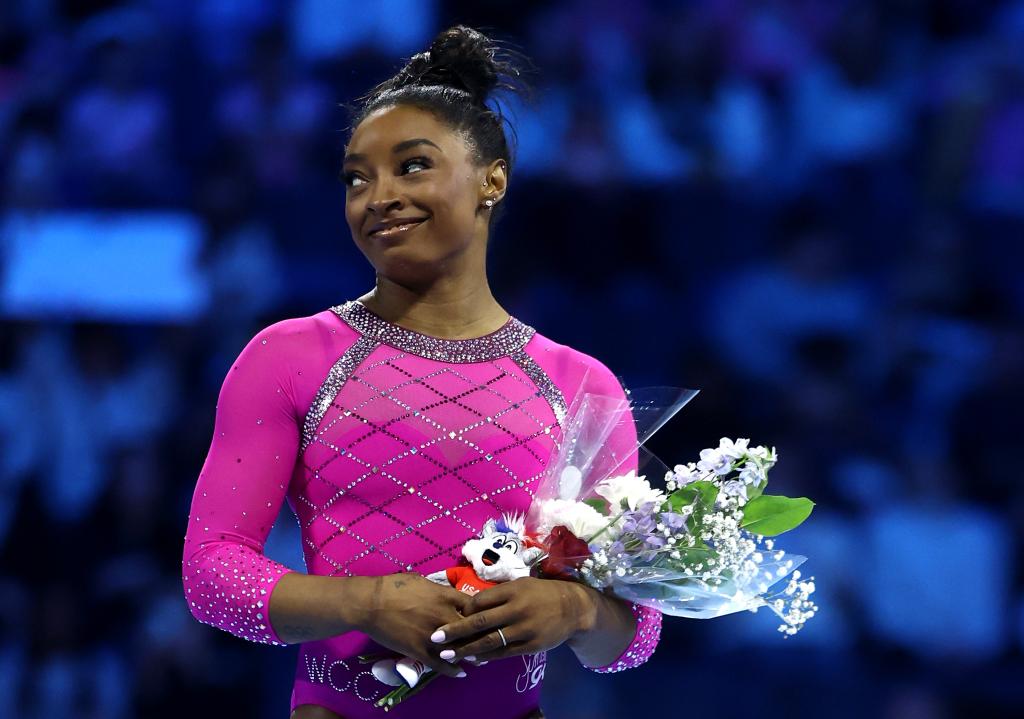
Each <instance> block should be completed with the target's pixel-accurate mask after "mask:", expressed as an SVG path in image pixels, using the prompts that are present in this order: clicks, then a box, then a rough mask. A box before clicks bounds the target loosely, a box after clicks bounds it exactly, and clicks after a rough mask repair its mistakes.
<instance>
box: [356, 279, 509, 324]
mask: <svg viewBox="0 0 1024 719" xmlns="http://www.w3.org/2000/svg"><path fill="white" fill-rule="evenodd" d="M358 299H359V301H360V302H361V303H362V304H363V305H365V306H366V308H367V309H369V310H370V311H371V312H373V313H374V314H376V315H378V316H380V317H382V318H383V319H385V320H387V321H388V322H391V323H392V324H396V325H400V326H402V327H405V328H406V329H410V330H413V331H415V332H420V333H421V334H426V335H431V336H433V337H445V338H448V339H468V338H472V337H482V336H484V335H487V334H490V333H491V332H494V331H495V330H497V329H499V328H500V327H501V326H502V325H504V324H505V323H506V322H507V321H508V319H509V313H508V312H506V311H505V310H504V308H502V306H501V305H500V304H498V301H497V300H496V299H495V298H494V295H493V294H491V288H490V286H489V285H488V284H487V283H486V281H485V282H484V283H482V284H479V285H476V286H474V287H440V288H431V289H430V290H427V291H425V292H422V293H420V292H415V291H412V290H410V289H408V288H407V287H403V286H401V285H398V284H395V283H394V282H391V281H389V280H387V279H386V278H383V277H380V276H378V277H377V286H376V287H375V288H374V289H372V290H370V291H369V292H367V293H366V294H365V295H363V296H362V297H360V298H358Z"/></svg>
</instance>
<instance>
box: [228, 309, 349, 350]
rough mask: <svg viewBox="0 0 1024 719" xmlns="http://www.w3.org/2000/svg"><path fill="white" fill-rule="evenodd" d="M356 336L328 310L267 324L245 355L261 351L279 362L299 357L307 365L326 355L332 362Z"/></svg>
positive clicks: (249, 345) (255, 335)
mask: <svg viewBox="0 0 1024 719" xmlns="http://www.w3.org/2000/svg"><path fill="white" fill-rule="evenodd" d="M357 336H358V335H357V333H356V331H355V330H354V329H352V328H351V327H349V326H348V325H347V324H345V323H344V322H342V321H341V320H340V319H339V318H338V316H337V315H335V314H334V312H332V311H331V310H329V309H328V310H323V311H321V312H317V313H316V314H312V315H306V316H303V317H288V318H285V319H281V320H277V321H276V322H273V323H271V324H269V325H266V326H265V327H263V328H262V329H260V330H259V331H257V332H256V333H255V334H254V335H253V336H252V339H250V340H249V342H248V344H247V345H246V347H245V349H244V350H243V354H246V353H248V354H252V353H253V352H259V353H260V354H262V355H264V356H265V357H267V358H268V359H273V360H274V361H277V362H280V361H286V362H287V361H289V360H295V359H299V358H301V359H304V360H306V361H307V362H308V361H309V360H312V359H315V358H316V357H319V356H320V355H323V356H324V357H326V358H331V361H332V362H333V361H334V360H336V359H337V358H338V356H339V355H340V353H341V352H344V349H345V347H346V346H347V345H350V344H352V343H353V342H355V340H356V339H357Z"/></svg>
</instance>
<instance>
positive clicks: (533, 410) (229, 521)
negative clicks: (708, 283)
mask: <svg viewBox="0 0 1024 719" xmlns="http://www.w3.org/2000/svg"><path fill="white" fill-rule="evenodd" d="M514 74H516V69H515V68H514V67H513V66H512V65H511V64H509V63H507V62H505V61H499V60H497V59H495V49H494V47H493V46H492V44H491V43H490V41H489V40H488V39H487V38H486V37H484V36H483V35H481V34H480V33H478V32H476V31H474V30H471V29H468V28H465V27H461V26H460V27H455V28H452V29H450V30H447V31H445V32H442V33H441V34H440V35H438V37H437V38H436V39H435V40H434V42H433V43H432V45H431V47H430V50H429V51H427V52H424V53H420V54H418V55H416V56H414V57H413V58H412V59H411V60H410V62H409V63H408V65H406V67H405V68H403V69H402V70H401V71H400V72H399V73H398V75H396V76H395V77H394V78H392V79H391V80H389V81H387V82H385V83H383V84H382V85H381V86H379V87H377V88H375V89H374V90H373V91H372V92H371V93H370V94H369V95H368V96H367V97H366V98H365V105H364V106H363V108H362V110H361V111H360V112H359V114H358V115H357V117H356V120H355V122H354V123H353V131H352V135H351V138H350V141H349V143H348V145H347V147H346V154H345V159H344V165H343V167H344V178H345V183H346V187H347V194H346V206H345V213H346V219H347V221H348V224H349V228H350V230H351V232H352V237H353V239H354V241H355V242H356V244H357V246H358V247H359V249H360V250H361V251H362V252H363V254H364V255H365V256H366V258H367V259H368V260H369V262H370V264H371V265H372V266H373V267H374V269H375V270H376V286H375V288H374V289H373V290H371V291H370V292H368V293H366V294H365V295H363V296H362V297H360V298H358V299H357V300H354V301H348V302H345V303H343V304H340V305H338V306H336V307H332V308H331V309H330V310H325V311H323V312H320V313H318V314H315V315H312V316H311V317H303V318H298V319H290V320H285V321H283V322H279V323H277V324H275V325H272V326H271V327H268V328H267V329H265V330H263V331H262V332H260V333H259V334H258V335H257V336H256V337H255V338H254V339H253V340H252V341H251V342H250V343H249V344H248V346H246V348H245V349H244V350H243V351H242V353H241V355H240V356H239V358H238V360H237V362H236V363H235V364H234V366H233V367H232V368H231V370H230V371H229V373H228V376H227V378H226V379H225V381H224V385H223V388H222V390H221V395H220V400H219V403H218V406H217V416H216V425H215V429H214V437H213V442H212V444H211V447H210V452H209V455H208V457H207V459H206V462H205V464H204V466H203V470H202V472H201V474H200V477H199V481H198V484H197V486H196V491H195V496H194V499H193V504H192V511H191V515H190V517H189V523H188V534H187V536H186V538H185V552H184V561H183V578H184V585H185V594H186V598H187V600H188V602H189V607H190V609H191V611H192V613H193V615H194V616H195V617H196V618H197V619H198V620H200V621H202V622H206V623H209V624H212V625H214V626H217V627H220V628H221V629H224V630H227V631H229V632H231V633H233V634H235V635H237V636H239V637H243V638H245V639H249V640H252V641H258V642H265V643H270V644H291V643H301V644H302V647H301V650H300V655H299V663H298V668H297V672H296V676H295V684H294V691H293V693H292V700H291V708H292V710H293V714H292V717H305V718H308V717H336V716H341V717H348V718H356V717H368V716H376V715H378V714H379V713H380V712H381V710H380V709H378V708H376V707H374V706H373V702H374V701H375V700H376V699H378V698H379V697H381V696H383V695H384V694H385V693H387V692H388V691H389V690H390V687H388V686H386V685H384V684H382V683H381V682H379V681H378V680H377V679H376V678H375V677H374V676H373V674H372V673H371V672H370V671H369V666H367V665H364V664H361V663H359V662H358V660H357V659H356V656H357V655H359V654H366V653H374V652H381V651H387V650H394V651H396V652H400V653H402V654H404V655H407V656H411V657H414V658H417V659H420V660H422V661H423V662H425V663H426V664H427V665H428V666H430V667H431V668H433V669H435V670H436V671H438V672H439V673H441V674H442V675H443V676H441V677H439V678H438V679H437V680H436V681H434V682H433V683H431V684H430V685H429V686H427V687H426V688H425V689H424V690H423V691H422V692H420V693H419V694H417V695H416V696H414V697H410V698H409V699H408V700H407V701H406V702H405V703H402V704H400V705H398V706H397V707H396V708H395V709H393V710H392V713H393V715H394V716H396V717H403V716H406V717H428V716H437V715H440V714H442V713H443V712H446V711H451V709H452V708H454V707H455V706H457V705H464V706H468V707H470V708H472V707H475V706H478V707H481V708H483V707H486V709H485V711H486V714H487V715H488V716H491V717H498V718H499V719H503V718H506V717H507V718H508V719H518V718H520V717H528V716H542V714H541V713H540V709H539V706H538V704H539V693H540V681H541V678H542V677H543V671H544V660H545V652H546V650H548V649H551V648H553V647H556V646H558V645H560V644H562V643H563V642H568V644H569V645H570V647H571V648H572V649H573V651H574V652H575V653H576V655H577V657H578V658H579V659H580V661H581V662H582V663H583V664H584V665H585V666H587V667H589V668H592V669H593V670H594V671H599V672H607V671H618V670H621V669H625V668H629V667H631V666H635V665H637V664H640V663H642V662H643V661H645V660H646V659H647V657H648V656H649V655H650V653H651V652H652V651H653V649H654V646H655V644H656V643H657V640H658V634H659V630H660V626H661V615H660V614H659V613H658V612H656V611H653V610H649V609H644V608H641V607H638V606H636V605H632V604H630V603H627V602H623V601H620V600H618V599H615V598H612V597H609V596H606V595H604V594H602V593H600V592H597V591H594V590H592V589H590V588H588V587H584V586H582V585H578V584H574V583H569V582H561V581H553V580H541V579H534V578H524V579H518V580H515V581H513V582H509V583H506V584H501V585H498V586H496V587H493V588H491V589H488V590H486V591H485V592H482V593H480V594H478V595H476V596H473V597H470V596H468V595H466V594H463V593H461V592H458V591H456V590H455V589H451V588H448V587H442V586H439V585H437V584H433V583H432V582H430V581H428V580H426V579H425V578H424V577H423V575H426V574H430V573H431V572H434V571H437V570H439V569H444V568H446V567H448V566H451V565H453V564H454V563H455V561H456V560H457V559H458V557H459V556H460V550H461V547H462V545H463V543H464V542H465V541H466V540H467V539H470V538H473V537H475V536H477V535H478V533H479V532H480V531H481V529H482V527H483V525H484V523H485V522H486V520H487V519H489V518H492V517H495V518H496V517H498V516H500V514H501V513H502V512H512V511H520V512H523V511H525V510H526V509H527V508H528V507H529V504H530V500H531V498H532V496H533V495H532V493H533V490H534V489H535V487H536V486H537V482H538V480H539V479H540V477H541V475H542V473H543V471H544V467H545V464H546V462H547V460H548V458H549V457H550V455H551V452H552V449H553V448H554V443H555V442H556V441H557V439H558V437H559V436H560V421H561V420H562V419H563V418H564V415H565V411H566V407H567V406H568V405H569V404H571V402H572V399H573V398H574V397H575V396H576V395H577V394H578V393H579V392H582V391H587V392H597V393H601V394H612V395H617V396H620V397H621V396H623V390H622V388H621V386H620V385H619V384H618V382H617V380H616V379H615V377H614V375H612V373H611V372H610V371H609V370H608V368H607V367H605V366H604V365H602V364H601V363H600V362H598V361H597V360H595V359H594V358H592V357H589V356H587V355H585V354H582V353H580V352H577V351H575V350H573V349H571V348H569V347H566V346H564V345H560V344H557V343H555V342H552V341H551V340H549V339H547V338H545V337H543V336H542V335H540V334H538V333H537V332H535V331H534V330H533V329H532V328H531V327H529V326H528V325H525V324H523V323H522V322H520V321H519V320H517V319H515V318H513V317H510V316H509V314H508V313H507V312H506V311H505V310H504V309H503V308H502V307H501V306H500V305H499V304H498V302H497V301H496V300H495V298H494V297H493V295H492V294H491V292H490V288H489V286H488V282H487V275H486V266H485V265H486V263H485V258H486V248H487V241H488V232H489V228H490V225H491V221H492V215H493V213H494V208H495V207H496V206H497V205H498V203H500V202H501V200H502V198H503V196H504V194H505V191H506V188H507V186H508V181H509V177H510V172H511V169H512V167H511V157H510V153H509V151H508V146H507V144H506V139H505V135H504V132H503V129H502V125H501V120H500V118H499V117H498V116H497V115H495V113H493V112H492V111H491V110H489V109H488V108H487V106H486V105H485V100H486V99H487V98H488V95H489V93H491V92H492V91H494V90H495V89H496V88H497V87H498V84H499V79H500V78H503V77H509V76H513V75H514ZM503 86H505V87H507V84H506V85H503ZM620 434H622V435H624V436H618V437H615V438H614V441H616V442H621V443H622V444H623V446H624V447H626V448H627V449H633V447H632V445H633V443H634V442H635V434H632V435H631V434H630V430H629V429H628V428H627V430H626V431H625V432H624V433H620ZM631 462H633V463H634V466H635V453H633V456H632V458H631ZM285 498H287V499H288V502H289V505H290V506H291V508H292V510H293V511H294V512H295V514H296V516H297V518H298V520H299V523H300V526H301V531H302V541H303V549H304V553H305V559H306V566H307V569H308V572H309V573H308V574H302V573H299V572H293V571H289V570H288V569H287V568H286V567H284V566H282V565H280V564H277V563H276V562H273V561H272V560H270V559H268V558H267V557H265V556H264V555H263V554H262V550H263V545H264V540H265V538H266V535H267V533H268V532H269V530H270V527H271V525H272V524H273V522H274V519H275V517H276V516H277V514H278V510H279V508H280V505H281V502H282V501H283V500H284V499H285Z"/></svg>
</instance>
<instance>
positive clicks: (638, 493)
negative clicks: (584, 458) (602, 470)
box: [594, 471, 665, 512]
mask: <svg viewBox="0 0 1024 719" xmlns="http://www.w3.org/2000/svg"><path fill="white" fill-rule="evenodd" d="M594 491H595V492H597V493H598V494H600V495H601V496H602V497H604V498H605V499H607V500H608V502H609V504H611V508H612V511H613V512H615V511H617V509H621V508H622V502H623V501H625V503H626V506H627V507H629V508H630V509H631V510H635V509H636V508H637V507H639V506H640V505H641V504H644V503H645V502H655V503H657V504H658V505H660V504H661V503H662V502H664V501H665V495H664V494H663V493H662V492H661V491H660V490H657V489H654V488H653V487H651V485H650V483H649V482H648V481H647V480H646V479H644V475H641V476H639V477H638V476H636V473H635V472H632V471H631V472H630V473H629V474H626V475H623V476H621V477H609V478H608V479H605V480H602V481H601V482H598V484H597V486H596V487H594Z"/></svg>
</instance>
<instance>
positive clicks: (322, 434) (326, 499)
mask: <svg viewBox="0 0 1024 719" xmlns="http://www.w3.org/2000/svg"><path fill="white" fill-rule="evenodd" d="M558 432H559V427H558V423H557V421H556V419H555V414H554V412H553V410H552V408H551V406H550V405H549V404H548V400H547V399H545V397H544V395H543V392H541V391H540V390H539V389H538V387H537V385H536V384H535V383H534V382H533V381H532V380H531V379H530V378H529V377H528V376H527V375H526V374H525V373H524V372H523V370H522V369H521V368H520V367H519V365H517V364H516V362H514V361H513V360H512V359H510V358H508V357H501V358H497V359H492V360H489V361H485V362H475V363H461V364H453V363H444V362H441V361H437V360H432V359H427V358H424V357H421V356H417V355H414V354H411V353H408V352H403V351H401V350H399V349H396V348H393V347H389V346H387V345H380V346H378V347H377V348H376V349H374V350H373V352H371V353H370V355H369V356H368V357H367V358H366V359H365V361H363V362H362V363H361V364H360V365H359V366H358V367H356V368H355V369H354V371H353V372H352V374H351V375H350V376H348V377H347V379H346V381H345V382H344V384H343V385H342V386H341V388H340V390H339V391H338V393H337V396H336V397H334V400H333V402H332V403H331V404H330V406H329V407H328V409H327V411H326V412H325V413H324V415H323V417H322V419H321V420H320V423H319V426H318V427H317V428H316V431H315V434H314V435H313V436H312V438H311V442H310V443H309V445H308V446H307V448H306V450H305V452H304V455H303V461H304V465H305V480H306V481H305V483H304V484H303V486H302V487H301V488H300V489H299V490H298V494H297V496H296V500H297V501H296V502H295V507H296V510H297V512H298V514H299V519H300V522H301V525H302V528H303V536H304V540H305V545H306V546H305V550H306V557H307V566H308V567H309V569H310V571H316V573H325V574H336V575H338V574H345V575H350V576H354V575H379V574H387V573H393V572H400V571H418V572H421V573H424V574H427V573H430V572H432V571H436V570H437V569H441V568H444V567H446V566H448V565H449V564H451V563H452V562H453V561H455V560H456V559H457V558H458V556H459V555H460V553H461V548H462V545H463V543H464V542H465V541H466V540H467V539H470V538H472V537H474V536H476V535H477V534H478V532H479V531H480V529H481V527H482V525H483V523H484V522H485V521H486V520H487V519H488V518H490V517H497V516H499V515H500V513H501V512H509V511H520V512H525V511H526V509H527V508H528V507H529V503H530V501H531V499H532V496H533V491H534V489H535V487H536V485H537V482H538V480H539V479H540V477H541V476H542V474H543V472H544V468H545V466H546V464H547V461H548V459H549V457H550V455H551V452H552V450H553V448H554V442H555V440H556V439H557V436H558ZM314 565H315V566H314Z"/></svg>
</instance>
